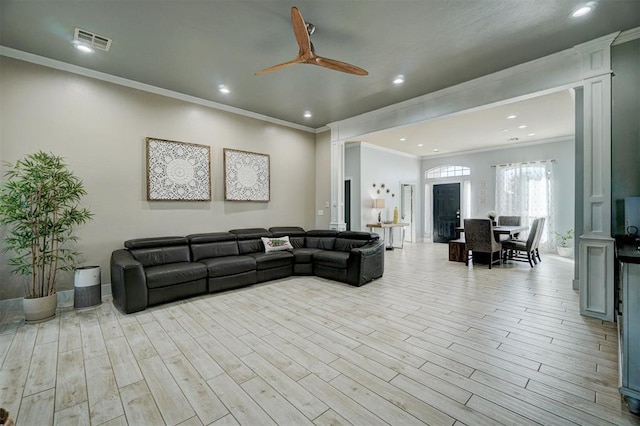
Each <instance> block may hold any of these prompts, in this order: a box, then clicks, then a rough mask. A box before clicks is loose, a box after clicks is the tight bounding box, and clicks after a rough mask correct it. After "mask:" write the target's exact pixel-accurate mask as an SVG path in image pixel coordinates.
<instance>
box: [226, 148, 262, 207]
mask: <svg viewBox="0 0 640 426" xmlns="http://www.w3.org/2000/svg"><path fill="white" fill-rule="evenodd" d="M270 186H271V180H270V164H269V155H268V154H258V153H255V152H247V151H239V150H235V149H229V148H224V199H225V201H259V202H265V203H266V202H268V201H270V197H271V194H270V192H271V191H270V189H271V188H270Z"/></svg>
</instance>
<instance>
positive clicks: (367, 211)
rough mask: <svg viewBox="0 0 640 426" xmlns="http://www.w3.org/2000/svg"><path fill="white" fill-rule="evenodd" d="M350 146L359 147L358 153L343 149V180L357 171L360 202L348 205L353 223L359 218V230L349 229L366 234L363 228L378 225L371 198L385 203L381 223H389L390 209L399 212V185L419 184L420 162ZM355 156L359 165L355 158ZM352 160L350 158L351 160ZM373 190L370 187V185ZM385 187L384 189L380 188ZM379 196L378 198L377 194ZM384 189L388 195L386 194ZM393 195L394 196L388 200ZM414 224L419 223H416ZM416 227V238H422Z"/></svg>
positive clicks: (367, 147)
mask: <svg viewBox="0 0 640 426" xmlns="http://www.w3.org/2000/svg"><path fill="white" fill-rule="evenodd" d="M350 145H351V146H353V145H357V146H359V150H358V149H355V148H354V147H352V148H349V149H347V150H346V151H347V156H348V157H349V158H348V159H347V161H346V162H345V176H351V175H354V174H356V173H357V170H352V169H353V168H354V167H355V165H359V168H360V198H359V200H357V201H354V202H353V203H352V207H351V208H352V217H353V223H354V224H355V223H356V220H357V219H358V218H359V221H360V224H359V225H360V227H359V228H357V227H356V226H353V227H352V229H353V230H354V231H368V230H369V229H368V228H367V227H366V224H368V223H372V222H377V221H378V211H377V210H374V209H373V200H374V199H375V198H384V199H385V209H384V211H383V212H382V220H392V219H393V209H394V207H396V206H397V207H398V209H399V208H400V184H401V183H416V184H419V182H420V160H419V159H418V158H417V157H414V156H409V155H405V154H400V153H395V152H393V151H390V150H386V149H381V148H378V147H376V146H373V145H369V144H366V143H354V144H350ZM358 153H359V161H357V160H358V159H357V155H358ZM352 157H353V158H352ZM374 183H375V184H376V187H375V188H374V187H373V184H374ZM383 183H384V185H385V187H384V189H382V188H380V185H381V184H383ZM378 189H380V191H381V193H380V194H378V193H377V190H378ZM387 189H388V190H389V191H390V192H387ZM393 194H395V196H392V195H393ZM416 197H417V198H416V206H419V205H420V204H421V203H422V197H421V196H420V194H419V193H418V194H416ZM418 222H420V221H419V220H418ZM416 225H417V226H418V230H419V231H418V234H417V235H422V227H421V226H420V223H418V224H416ZM395 232H396V235H395V237H394V238H395V240H396V241H400V235H399V232H400V231H399V230H398V229H396V230H395Z"/></svg>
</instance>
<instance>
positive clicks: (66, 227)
mask: <svg viewBox="0 0 640 426" xmlns="http://www.w3.org/2000/svg"><path fill="white" fill-rule="evenodd" d="M5 166H6V167H7V171H6V172H5V174H4V176H5V178H6V179H7V180H6V181H5V182H3V183H2V185H1V186H0V224H2V225H5V226H7V234H6V237H5V247H4V250H5V251H6V252H11V253H14V254H15V256H14V257H11V258H9V260H8V262H9V265H10V266H11V267H12V271H11V272H13V273H15V274H18V275H25V276H30V278H31V279H30V281H29V284H27V285H26V294H25V297H24V305H23V306H24V309H25V317H26V319H27V321H29V322H34V321H41V320H44V319H47V318H50V317H53V316H55V311H56V307H57V296H56V291H55V283H56V274H57V272H58V271H68V270H71V269H73V264H74V261H75V259H76V257H77V256H78V255H79V254H80V253H79V252H77V251H75V250H73V249H72V248H70V247H69V244H70V243H73V242H75V241H76V240H77V237H75V235H74V233H73V231H74V229H75V227H76V226H78V225H82V224H84V223H86V222H87V221H88V220H89V219H90V218H91V217H92V214H91V213H90V212H89V210H87V209H86V208H82V207H80V206H79V202H80V200H81V198H82V197H83V196H84V195H86V191H85V189H84V185H83V183H82V180H80V179H79V178H77V177H76V176H74V175H73V173H71V172H70V171H69V170H68V169H67V166H66V164H65V163H64V161H63V159H62V158H61V157H58V156H55V155H53V154H51V153H45V152H42V151H40V152H37V153H35V154H30V155H27V156H26V157H25V158H23V159H22V160H18V161H17V162H16V163H14V164H12V163H5ZM33 305H35V306H33Z"/></svg>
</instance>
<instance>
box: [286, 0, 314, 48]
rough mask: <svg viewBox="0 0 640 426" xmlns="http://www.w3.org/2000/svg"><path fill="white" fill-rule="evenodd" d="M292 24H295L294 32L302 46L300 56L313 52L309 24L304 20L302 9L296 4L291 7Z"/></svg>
mask: <svg viewBox="0 0 640 426" xmlns="http://www.w3.org/2000/svg"><path fill="white" fill-rule="evenodd" d="M291 25H292V26H293V34H294V35H295V36H296V41H297V42H298V46H299V47H300V53H299V54H298V56H303V57H304V56H306V55H308V54H309V53H311V40H310V39H309V32H308V31H307V24H305V22H304V18H303V17H302V13H300V10H298V8H297V7H295V6H293V7H292V8H291Z"/></svg>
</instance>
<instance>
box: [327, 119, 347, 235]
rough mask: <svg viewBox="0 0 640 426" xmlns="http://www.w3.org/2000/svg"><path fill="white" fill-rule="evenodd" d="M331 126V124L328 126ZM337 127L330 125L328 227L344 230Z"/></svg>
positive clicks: (341, 155) (341, 158)
mask: <svg viewBox="0 0 640 426" xmlns="http://www.w3.org/2000/svg"><path fill="white" fill-rule="evenodd" d="M330 127H331V126H330ZM337 134H338V128H337V127H331V223H329V229H334V230H336V231H346V229H347V224H346V223H345V221H344V141H340V140H336V139H337Z"/></svg>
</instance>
